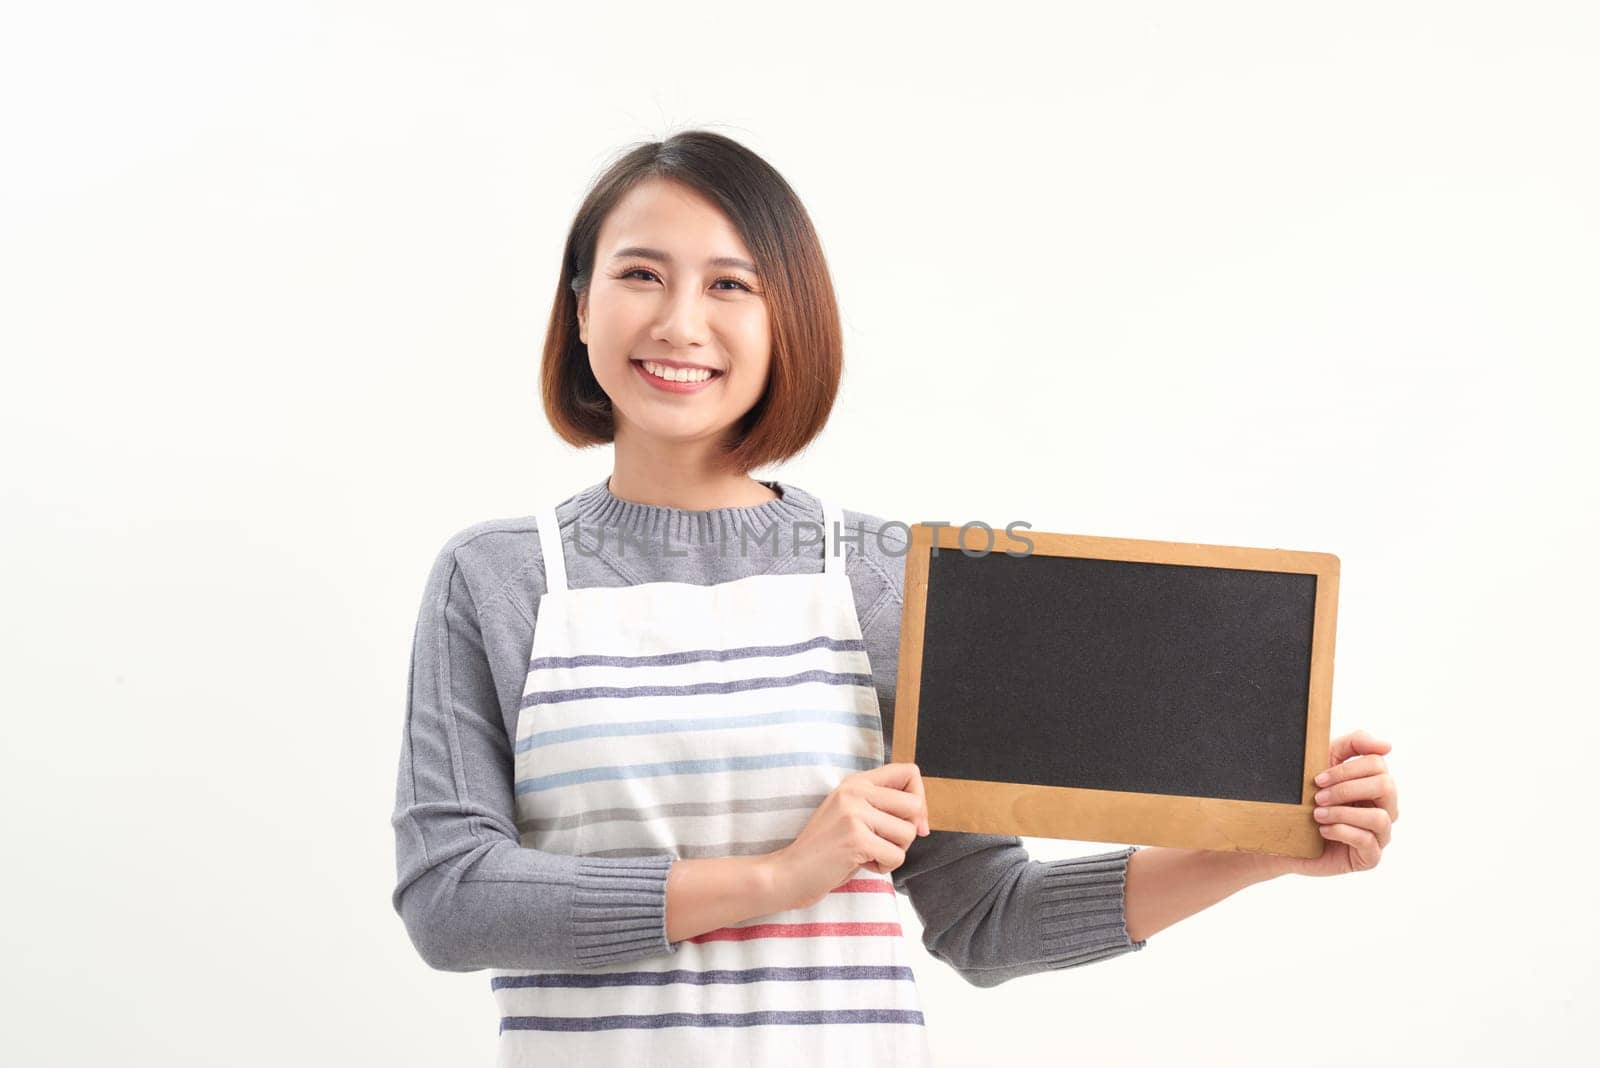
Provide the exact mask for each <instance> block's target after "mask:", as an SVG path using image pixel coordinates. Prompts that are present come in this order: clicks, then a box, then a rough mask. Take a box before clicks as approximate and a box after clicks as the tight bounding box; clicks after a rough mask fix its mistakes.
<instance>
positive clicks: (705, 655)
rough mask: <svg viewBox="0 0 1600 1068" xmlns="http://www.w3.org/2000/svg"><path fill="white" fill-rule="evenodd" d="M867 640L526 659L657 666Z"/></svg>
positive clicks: (547, 664)
mask: <svg viewBox="0 0 1600 1068" xmlns="http://www.w3.org/2000/svg"><path fill="white" fill-rule="evenodd" d="M866 647H867V643H866V642H865V641H863V640H862V639H860V638H829V637H827V636H826V635H824V636H823V637H820V638H811V639H809V640H807V641H803V642H795V643H793V644H791V645H743V646H740V647H738V648H736V649H690V650H687V651H685V652H681V653H655V654H652V655H650V656H608V655H605V654H601V653H584V654H582V655H581V656H536V657H534V658H533V659H532V660H530V661H529V662H528V670H529V671H538V670H541V669H547V668H566V667H595V666H599V665H609V666H611V667H657V666H664V665H671V664H693V663H696V662H698V661H703V660H740V659H744V658H746V657H752V656H790V655H792V654H794V653H803V652H805V651H806V650H807V649H820V648H828V649H838V650H840V651H842V652H850V653H855V652H863V651H865V649H866Z"/></svg>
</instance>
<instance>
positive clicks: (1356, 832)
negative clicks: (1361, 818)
mask: <svg viewBox="0 0 1600 1068" xmlns="http://www.w3.org/2000/svg"><path fill="white" fill-rule="evenodd" d="M1317 830H1318V831H1321V832H1322V837H1324V838H1327V839H1329V840H1330V841H1335V842H1343V843H1344V844H1345V845H1347V846H1349V847H1350V851H1351V852H1352V853H1354V854H1355V855H1356V859H1357V861H1358V863H1357V864H1356V867H1357V868H1358V869H1360V870H1362V871H1365V870H1367V869H1368V868H1374V867H1377V864H1378V861H1379V859H1381V858H1382V856H1383V850H1382V849H1381V848H1379V846H1378V840H1377V839H1376V838H1374V837H1373V836H1372V832H1371V831H1363V830H1362V829H1361V828H1359V827H1352V826H1350V825H1349V824H1348V823H1332V824H1327V825H1325V826H1322V827H1318V828H1317Z"/></svg>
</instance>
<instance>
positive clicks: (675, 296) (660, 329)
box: [651, 286, 708, 351]
mask: <svg viewBox="0 0 1600 1068" xmlns="http://www.w3.org/2000/svg"><path fill="white" fill-rule="evenodd" d="M704 300H705V294H703V293H701V292H700V291H699V290H698V289H696V288H693V287H690V286H679V287H677V289H676V290H675V291H672V292H667V294H666V296H664V297H663V298H662V301H661V311H660V314H659V315H658V316H657V317H656V324H655V329H654V330H653V331H652V332H651V337H652V338H653V339H654V340H656V341H664V342H666V343H667V344H668V345H671V346H672V348H673V350H674V351H676V350H678V349H680V348H689V347H691V346H696V345H704V344H705V343H706V340H707V337H706V335H707V333H708V331H707V329H706V310H705V306H704V304H703V303H702V302H703V301H704Z"/></svg>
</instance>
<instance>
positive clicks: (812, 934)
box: [689, 923, 903, 942]
mask: <svg viewBox="0 0 1600 1068" xmlns="http://www.w3.org/2000/svg"><path fill="white" fill-rule="evenodd" d="M902 933H903V932H902V931H901V929H900V925H899V924H898V923H757V924H752V925H750V926H749V927H719V928H717V929H716V930H715V931H707V932H706V933H705V934H702V935H695V936H694V937H693V938H691V939H689V941H691V942H746V941H749V940H750V939H752V938H826V937H829V936H833V937H843V938H864V937H867V936H871V935H891V936H893V937H895V938H899V937H900V936H901V934H902Z"/></svg>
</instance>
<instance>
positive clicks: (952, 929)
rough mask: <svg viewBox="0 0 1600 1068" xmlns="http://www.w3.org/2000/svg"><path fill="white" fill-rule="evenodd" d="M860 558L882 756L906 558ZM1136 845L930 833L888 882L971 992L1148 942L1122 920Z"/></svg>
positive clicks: (888, 738) (890, 726)
mask: <svg viewBox="0 0 1600 1068" xmlns="http://www.w3.org/2000/svg"><path fill="white" fill-rule="evenodd" d="M872 540H873V539H872V538H871V537H870V536H869V537H868V538H867V539H866V544H868V545H869V546H870V545H871V544H872ZM863 559H864V565H863V566H865V567H867V568H869V569H870V570H876V571H877V572H879V574H880V576H881V584H880V585H879V587H878V588H879V591H880V592H878V593H877V595H876V597H875V599H874V602H873V603H872V604H871V606H870V607H869V608H868V609H867V610H866V613H865V616H866V618H865V619H864V620H863V622H862V635H863V637H864V638H865V639H866V645H867V656H868V659H869V660H870V661H871V665H872V675H873V683H874V686H875V687H876V689H877V691H878V707H879V711H880V713H881V715H882V720H883V738H884V741H883V747H884V754H885V756H886V757H887V756H888V755H889V754H890V753H892V752H893V749H894V702H895V690H896V687H897V684H898V678H899V660H900V621H901V620H900V617H901V611H902V608H903V605H904V596H903V589H902V583H903V581H904V566H905V564H904V557H903V556H900V557H890V558H889V561H880V560H874V559H870V558H867V557H864V558H863ZM893 560H898V561H899V567H898V569H897V568H896V567H894V566H893V564H892V561H893ZM864 585H866V586H867V588H868V589H870V588H871V586H870V584H864ZM1138 848H1139V847H1138V846H1127V847H1124V848H1122V849H1117V850H1113V851H1111V852H1107V853H1099V854H1095V855H1093V856H1086V857H1068V858H1066V859H1063V860H1053V861H1039V860H1034V859H1033V858H1032V857H1030V856H1029V855H1028V851H1027V848H1026V847H1025V846H1023V844H1022V840H1021V839H1020V838H1017V837H1016V836H1014V835H995V834H974V833H970V832H967V831H932V832H931V833H930V834H929V835H928V836H927V837H926V838H921V837H919V838H916V839H914V840H913V841H912V843H911V846H910V847H909V848H908V849H907V850H906V859H905V862H904V863H903V864H901V865H900V867H898V868H896V869H895V870H894V873H893V879H894V884H895V888H896V889H897V890H900V891H903V892H904V893H905V894H906V895H907V896H908V897H909V898H910V899H911V905H912V908H913V909H915V910H916V913H917V918H918V919H919V920H921V921H922V926H923V933H922V944H923V946H924V947H925V948H926V949H927V951H928V953H929V954H930V955H931V956H932V957H934V959H936V960H940V961H943V962H944V963H946V964H948V965H950V966H951V967H952V968H954V969H955V970H956V972H957V973H958V974H960V976H961V977H962V978H963V979H965V980H967V982H969V983H971V984H972V985H974V986H979V987H991V986H998V985H999V984H1001V983H1003V982H1005V981H1006V980H1008V979H1015V978H1019V977H1021V976H1024V975H1032V974H1035V973H1038V972H1045V971H1059V970H1061V969H1064V968H1073V967H1077V966H1078V965H1081V964H1088V963H1090V962H1092V961H1099V960H1106V959H1108V958H1111V957H1116V956H1121V955H1122V954H1124V953H1130V952H1132V951H1134V950H1139V949H1143V948H1144V946H1145V940H1142V939H1141V940H1140V941H1138V942H1134V941H1132V940H1131V939H1130V938H1129V937H1128V929H1127V921H1126V917H1125V905H1126V896H1125V895H1126V879H1127V870H1128V858H1129V857H1131V856H1132V855H1133V854H1134V853H1135V852H1136V851H1137V850H1138Z"/></svg>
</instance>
